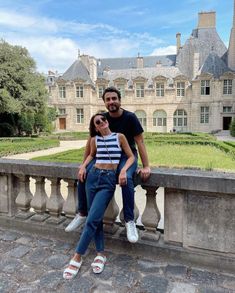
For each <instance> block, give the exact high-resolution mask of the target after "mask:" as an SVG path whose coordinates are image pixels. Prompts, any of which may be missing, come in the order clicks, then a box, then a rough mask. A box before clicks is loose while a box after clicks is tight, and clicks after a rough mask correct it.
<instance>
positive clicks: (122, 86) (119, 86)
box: [117, 83, 125, 98]
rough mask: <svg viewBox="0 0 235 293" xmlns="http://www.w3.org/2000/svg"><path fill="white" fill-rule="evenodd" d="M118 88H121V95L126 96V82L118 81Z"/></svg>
mask: <svg viewBox="0 0 235 293" xmlns="http://www.w3.org/2000/svg"><path fill="white" fill-rule="evenodd" d="M117 89H118V90H119V92H120V93H121V97H122V98H123V97H125V84H123V83H118V84H117Z"/></svg>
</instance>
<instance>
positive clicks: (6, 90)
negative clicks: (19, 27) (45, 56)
mask: <svg viewBox="0 0 235 293" xmlns="http://www.w3.org/2000/svg"><path fill="white" fill-rule="evenodd" d="M47 98H48V93H47V90H46V88H45V79H44V77H43V76H42V75H41V74H39V73H37V72H36V65H35V62H34V60H33V59H32V57H31V56H30V55H29V53H28V51H27V49H26V48H22V47H20V46H12V45H10V44H8V43H7V42H5V41H3V40H0V123H3V122H4V123H9V124H10V125H12V126H13V127H14V128H15V131H16V133H22V132H25V133H28V134H29V133H31V132H32V131H33V130H34V129H35V128H37V125H35V122H36V121H38V118H37V117H38V116H39V115H41V116H43V115H44V116H45V117H47ZM6 118H7V121H6ZM46 123H47V121H45V123H44V124H43V125H42V124H41V126H40V129H41V128H42V129H43V127H45V125H46ZM30 129H31V130H30Z"/></svg>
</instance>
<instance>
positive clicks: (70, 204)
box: [63, 179, 78, 218]
mask: <svg viewBox="0 0 235 293" xmlns="http://www.w3.org/2000/svg"><path fill="white" fill-rule="evenodd" d="M64 181H65V182H67V183H68V187H67V188H68V197H67V199H66V200H65V201H64V205H63V211H64V213H65V215H66V216H67V217H69V218H73V217H74V215H75V214H76V211H77V204H78V196H77V183H76V180H73V179H64Z"/></svg>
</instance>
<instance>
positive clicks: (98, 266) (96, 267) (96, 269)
mask: <svg viewBox="0 0 235 293" xmlns="http://www.w3.org/2000/svg"><path fill="white" fill-rule="evenodd" d="M97 260H100V261H101V262H98V261H97ZM106 260H107V259H106V257H105V256H101V255H97V256H96V257H95V258H94V260H93V263H92V264H91V266H92V269H93V273H95V274H100V273H102V272H103V270H104V265H105V263H106Z"/></svg>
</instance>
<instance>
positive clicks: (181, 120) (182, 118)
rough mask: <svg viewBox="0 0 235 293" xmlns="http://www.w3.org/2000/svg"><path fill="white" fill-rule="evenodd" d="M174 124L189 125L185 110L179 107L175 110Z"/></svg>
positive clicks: (176, 125)
mask: <svg viewBox="0 0 235 293" xmlns="http://www.w3.org/2000/svg"><path fill="white" fill-rule="evenodd" d="M174 126H175V127H178V126H187V113H186V111H185V110H182V109H179V110H176V111H175V113H174Z"/></svg>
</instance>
